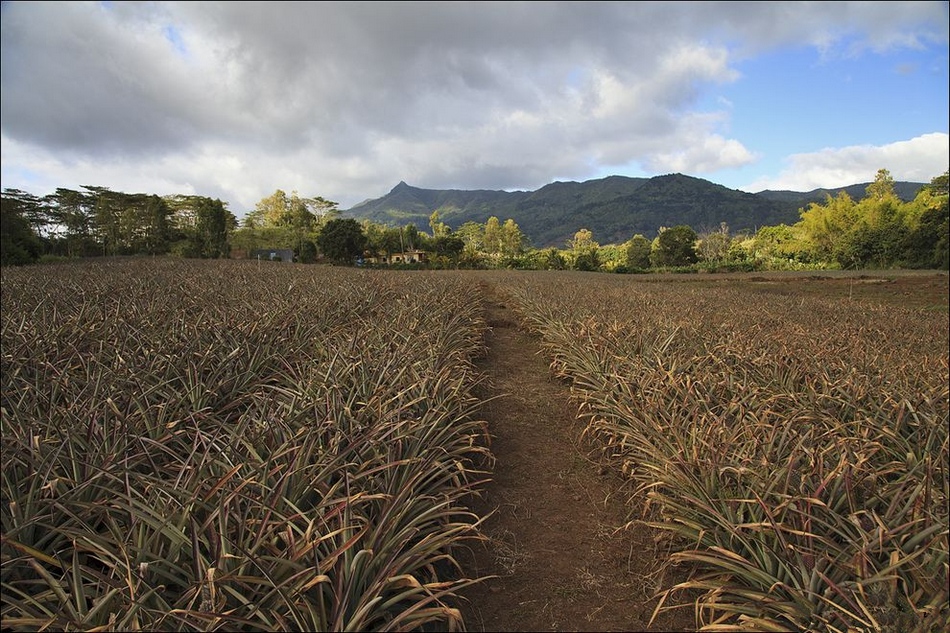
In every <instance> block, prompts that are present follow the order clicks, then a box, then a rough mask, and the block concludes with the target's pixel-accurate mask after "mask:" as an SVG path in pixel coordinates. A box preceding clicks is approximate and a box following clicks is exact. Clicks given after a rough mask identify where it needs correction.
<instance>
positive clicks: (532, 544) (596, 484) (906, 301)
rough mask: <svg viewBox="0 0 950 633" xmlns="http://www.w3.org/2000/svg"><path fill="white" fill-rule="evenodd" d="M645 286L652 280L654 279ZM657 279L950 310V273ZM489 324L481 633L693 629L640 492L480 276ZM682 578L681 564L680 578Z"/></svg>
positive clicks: (472, 562)
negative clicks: (671, 597) (663, 602)
mask: <svg viewBox="0 0 950 633" xmlns="http://www.w3.org/2000/svg"><path fill="white" fill-rule="evenodd" d="M644 279H645V280H646V278H644ZM650 280H652V281H657V282H669V281H676V282H684V283H700V284H718V283H727V284H732V283H742V284H748V286H749V287H750V288H751V289H752V290H753V291H754V292H762V293H780V294H788V293H801V294H804V295H822V296H829V297H836V298H839V299H845V298H846V299H847V300H849V301H855V302H858V304H860V302H862V301H868V302H873V303H889V304H894V305H899V306H903V307H907V308H911V309H923V310H938V311H947V309H948V278H947V275H946V273H932V272H931V273H929V274H928V273H922V274H900V273H896V274H895V273H888V274H882V275H876V274H875V275H859V274H824V275H812V274H808V275H805V274H771V275H745V276H720V275H691V276H678V277H676V278H675V279H664V278H660V277H659V276H653V277H652V279H650ZM480 285H481V288H482V291H483V293H484V295H485V297H486V301H485V314H486V317H487V322H488V325H489V327H490V330H489V333H488V335H487V341H486V342H487V346H488V353H487V355H486V357H485V358H484V359H483V360H482V361H481V370H482V371H483V372H484V373H485V375H486V377H487V380H486V382H485V383H484V385H483V386H482V387H481V390H482V393H480V394H479V397H481V398H482V399H483V400H484V405H483V411H482V414H483V415H484V419H486V420H487V421H488V423H489V432H490V433H491V435H492V445H491V450H492V453H493V454H494V456H495V459H496V461H495V464H494V470H493V473H492V478H491V481H490V482H489V483H488V485H487V487H486V489H485V490H484V494H483V495H482V496H481V497H479V498H477V499H476V500H475V501H474V503H475V505H474V507H473V510H474V511H475V512H477V513H478V514H479V515H480V516H488V518H487V520H486V521H485V523H484V524H483V532H484V534H485V535H486V536H487V537H489V538H488V540H486V541H485V542H484V543H476V544H473V545H472V546H471V547H470V549H468V550H466V551H464V552H461V553H460V555H459V556H457V558H458V560H459V561H460V563H461V564H462V566H463V569H464V571H465V574H466V576H467V577H469V578H474V577H483V576H491V577H492V578H489V579H487V580H485V581H483V582H481V583H479V584H477V585H475V586H473V587H470V588H468V589H466V590H465V591H464V593H463V594H462V597H463V598H464V599H463V600H462V602H461V604H460V605H459V606H460V608H461V610H462V614H463V617H464V620H465V626H466V628H467V630H468V631H692V630H695V628H696V623H695V619H694V615H693V609H692V605H691V604H684V605H683V606H682V607H681V608H677V609H675V610H673V611H664V612H661V613H659V614H658V616H657V617H656V618H655V619H654V620H652V621H651V617H652V616H653V612H654V607H655V606H656V604H657V597H656V593H657V591H658V590H659V589H662V588H666V587H668V586H669V585H670V581H671V579H672V577H671V576H670V575H668V576H667V577H665V578H663V577H661V574H662V569H663V563H664V562H665V560H666V558H667V555H668V552H666V551H664V549H663V548H662V546H661V545H659V544H658V543H661V542H662V540H660V539H658V538H656V537H657V534H656V533H654V532H653V531H651V530H650V529H649V528H647V527H644V526H640V525H636V524H635V525H634V526H633V527H628V528H627V529H624V528H623V526H624V525H625V524H627V523H628V520H629V517H628V508H627V507H626V503H627V499H628V492H627V490H625V488H624V486H623V482H622V481H621V480H620V479H619V478H618V477H616V476H614V475H612V474H611V473H610V472H608V471H607V470H606V469H604V468H603V467H602V466H601V465H600V464H599V463H598V460H597V458H596V455H597V451H596V449H595V447H594V446H592V445H590V444H588V443H587V442H586V441H585V440H583V439H582V437H583V422H582V421H581V420H579V419H578V418H577V415H576V413H577V406H576V403H572V402H571V399H570V387H569V385H567V384H566V383H564V382H562V381H559V380H557V379H556V378H554V377H553V376H552V372H551V370H550V366H549V362H548V360H547V359H546V358H544V357H543V356H542V355H541V353H540V346H539V341H538V340H537V338H536V337H534V336H533V335H531V334H529V333H528V332H526V331H525V330H524V329H522V328H521V327H520V326H519V323H518V321H517V317H516V315H515V314H514V313H513V312H512V310H511V309H510V307H509V306H508V305H506V302H505V298H504V295H503V293H502V292H500V291H499V289H498V288H497V286H496V285H495V284H494V283H492V282H491V281H481V282H480ZM675 573H677V572H676V571H675V570H673V571H671V572H668V574H675Z"/></svg>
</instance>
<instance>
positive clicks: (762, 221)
mask: <svg viewBox="0 0 950 633" xmlns="http://www.w3.org/2000/svg"><path fill="white" fill-rule="evenodd" d="M867 184H869V183H865V184H858V185H851V186H850V187H844V188H841V189H836V190H828V189H818V190H814V191H810V192H804V193H800V192H793V191H763V192H760V193H757V194H751V193H746V192H743V191H738V190H735V189H729V188H727V187H724V186H722V185H717V184H715V183H712V182H709V181H708V180H703V179H701V178H694V177H692V176H685V175H683V174H670V175H665V176H656V177H653V178H630V177H626V176H609V177H606V178H601V179H596V180H588V181H585V182H553V183H551V184H548V185H545V186H544V187H541V188H540V189H538V190H536V191H493V190H473V191H467V190H456V189H450V190H438V189H420V188H417V187H412V186H410V185H408V184H406V183H405V182H400V183H399V184H398V185H396V186H395V187H394V188H393V189H392V191H390V192H389V193H388V194H386V195H385V196H383V197H381V198H377V199H375V200H368V201H366V202H363V203H361V204H359V205H356V206H354V207H352V208H350V209H346V210H344V211H343V212H342V215H343V217H349V218H356V219H367V220H372V221H373V222H377V223H380V224H386V225H391V226H398V225H405V224H408V223H413V224H415V225H416V226H417V227H418V228H419V229H421V230H425V231H428V225H429V217H430V216H431V215H432V212H433V211H438V212H439V216H440V219H441V220H442V222H445V223H446V224H448V225H449V226H450V227H452V228H453V229H457V228H458V227H459V226H461V225H462V224H464V223H465V222H478V223H480V224H481V223H484V222H485V221H486V220H488V218H489V217H491V216H495V217H497V218H499V219H500V220H502V221H504V220H506V219H508V218H511V219H513V220H514V221H515V222H516V223H517V224H518V226H519V227H520V228H521V230H522V232H523V233H524V234H525V236H527V238H528V239H529V240H530V242H531V244H532V245H533V246H535V247H539V248H541V247H547V246H558V247H563V246H564V244H565V242H566V241H567V240H569V239H571V238H572V237H573V236H574V233H576V232H577V231H578V230H579V229H582V228H586V229H589V230H590V231H591V232H592V233H593V235H594V238H595V239H596V240H597V241H598V242H600V243H601V244H612V243H614V244H616V243H621V242H624V241H626V240H628V239H629V238H631V237H632V236H634V235H636V234H638V233H639V234H641V235H644V236H646V237H648V238H652V237H654V236H655V235H656V234H657V232H658V231H659V229H660V228H661V227H671V226H677V225H681V224H685V225H688V226H690V227H692V228H693V229H694V230H696V231H697V232H700V233H702V232H704V231H707V230H715V229H718V228H719V226H720V224H722V223H725V224H726V225H727V226H728V227H729V230H730V231H731V232H732V233H738V232H741V231H756V230H757V229H759V228H761V227H763V226H773V225H776V224H782V223H785V224H793V223H795V222H797V221H798V220H799V209H801V208H803V207H806V206H807V205H808V204H809V203H810V202H821V201H823V200H824V199H825V196H826V195H829V194H830V195H837V193H838V192H839V191H847V192H848V194H849V195H851V196H852V197H853V198H855V199H860V198H862V197H863V196H864V190H865V189H866V187H867ZM922 186H923V184H922V183H895V191H896V192H897V193H898V195H899V196H900V197H901V198H902V199H905V200H910V199H912V198H913V197H914V195H916V193H917V191H918V190H919V189H920V187H922Z"/></svg>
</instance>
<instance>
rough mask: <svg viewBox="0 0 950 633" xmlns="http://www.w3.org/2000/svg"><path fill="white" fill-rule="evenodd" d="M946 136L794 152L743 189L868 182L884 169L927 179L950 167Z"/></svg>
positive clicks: (909, 179) (790, 188) (802, 188)
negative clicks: (774, 170)
mask: <svg viewBox="0 0 950 633" xmlns="http://www.w3.org/2000/svg"><path fill="white" fill-rule="evenodd" d="M948 157H950V135H947V134H944V133H933V134H924V135H922V136H918V137H916V138H913V139H910V140H909V141H899V142H896V143H890V144H888V145H879V146H873V145H855V146H852V147H842V148H828V149H823V150H821V151H818V152H811V153H806V154H794V155H792V156H790V157H789V158H788V159H787V164H788V167H787V168H785V169H784V170H783V171H782V173H780V174H779V175H778V176H776V177H774V178H762V179H759V180H757V181H755V182H753V183H751V184H750V185H748V186H745V187H742V189H743V190H744V191H749V192H752V193H755V192H759V191H763V190H766V189H771V190H786V191H812V190H813V189H821V188H834V187H845V186H848V185H853V184H858V183H863V182H872V181H873V180H874V177H875V175H876V174H877V172H878V170H880V169H886V170H888V171H889V172H890V174H891V177H893V178H894V180H901V181H907V182H925V183H928V182H930V181H931V180H932V179H933V178H934V177H936V176H940V175H941V174H943V173H944V172H945V171H947V170H948V169H950V158H948Z"/></svg>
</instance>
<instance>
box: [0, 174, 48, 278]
mask: <svg viewBox="0 0 950 633" xmlns="http://www.w3.org/2000/svg"><path fill="white" fill-rule="evenodd" d="M7 191H8V192H9V191H11V190H7ZM27 213H28V210H27V208H26V206H25V205H24V204H22V199H20V198H18V197H16V196H13V195H6V192H5V194H4V195H3V196H2V197H0V265H3V266H8V265H14V266H22V265H24V264H32V263H33V262H35V261H36V260H37V259H39V256H40V248H41V243H40V237H39V235H38V234H37V233H36V232H35V231H34V229H33V227H32V226H31V224H30V221H29V219H28V217H27Z"/></svg>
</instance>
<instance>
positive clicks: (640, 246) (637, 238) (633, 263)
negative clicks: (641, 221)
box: [626, 233, 651, 270]
mask: <svg viewBox="0 0 950 633" xmlns="http://www.w3.org/2000/svg"><path fill="white" fill-rule="evenodd" d="M650 246H651V245H650V240H648V239H647V238H646V237H644V236H643V235H640V234H639V233H638V234H637V235H634V236H633V237H632V238H630V241H629V242H627V264H626V265H627V268H628V269H629V270H646V269H647V268H649V267H650Z"/></svg>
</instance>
